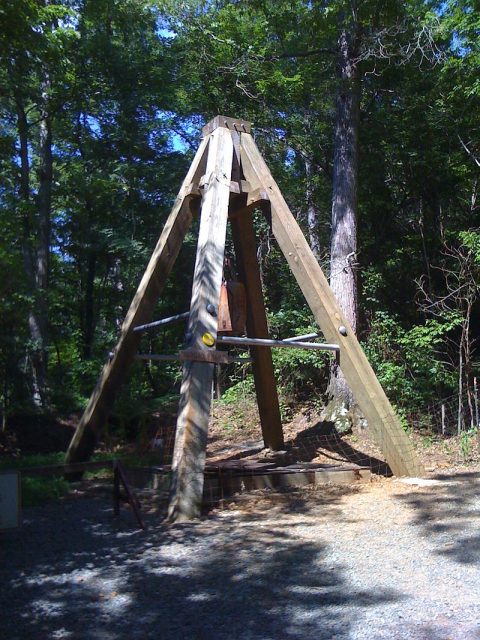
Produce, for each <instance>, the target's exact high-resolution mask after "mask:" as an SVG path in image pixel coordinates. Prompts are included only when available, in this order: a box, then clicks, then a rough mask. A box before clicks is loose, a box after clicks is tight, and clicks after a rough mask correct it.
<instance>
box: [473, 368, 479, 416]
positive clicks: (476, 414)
mask: <svg viewBox="0 0 480 640" xmlns="http://www.w3.org/2000/svg"><path fill="white" fill-rule="evenodd" d="M473 394H474V397H475V426H476V427H477V428H478V427H480V422H479V418H478V387H477V378H476V377H475V378H473Z"/></svg>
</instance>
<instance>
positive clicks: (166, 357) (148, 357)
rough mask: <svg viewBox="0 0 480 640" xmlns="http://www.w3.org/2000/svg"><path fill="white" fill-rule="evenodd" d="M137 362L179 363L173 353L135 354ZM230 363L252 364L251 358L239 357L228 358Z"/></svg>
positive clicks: (178, 357) (178, 358)
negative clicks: (163, 361) (173, 361)
mask: <svg viewBox="0 0 480 640" xmlns="http://www.w3.org/2000/svg"><path fill="white" fill-rule="evenodd" d="M135 358H136V359H137V360H178V361H180V356H179V355H178V354H175V353H172V354H170V353H168V354H163V353H137V355H136V356H135ZM230 362H245V363H249V362H253V359H252V358H240V357H236V356H235V357H233V356H232V357H230Z"/></svg>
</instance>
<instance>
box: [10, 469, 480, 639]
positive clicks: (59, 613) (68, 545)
mask: <svg viewBox="0 0 480 640" xmlns="http://www.w3.org/2000/svg"><path fill="white" fill-rule="evenodd" d="M479 489H480V474H479V473H462V474H456V475H452V476H444V477H443V478H441V479H439V481H438V482H437V483H435V484H433V485H431V486H415V485H408V484H405V483H402V482H400V481H398V480H384V481H381V482H374V483H371V484H369V485H362V486H357V487H343V488H341V487H323V488H318V489H315V490H310V491H308V490H304V491H299V492H295V493H288V494H282V495H276V496H273V495H272V496H264V495H257V496H255V497H253V498H252V499H249V500H242V501H240V502H239V503H237V504H233V505H231V506H230V508H229V509H227V510H224V511H219V512H216V513H214V514H213V515H212V516H210V517H209V518H207V519H205V520H202V521H200V522H197V523H194V524H183V525H175V526H167V525H164V524H161V523H159V521H158V517H157V516H155V515H154V514H153V513H152V514H148V515H147V522H148V529H147V530H146V531H139V530H137V529H136V528H135V524H134V521H133V517H132V515H131V513H130V512H129V511H127V510H126V509H123V510H122V514H121V516H120V517H119V518H117V519H114V518H113V517H112V510H111V503H110V500H109V494H108V493H105V491H103V492H102V491H99V490H96V491H88V492H87V493H86V494H83V495H82V494H78V495H77V496H76V497H71V498H68V499H65V500H63V501H62V502H60V503H56V504H51V505H48V506H46V507H43V508H34V509H27V510H25V512H24V524H23V526H22V528H21V529H20V530H19V531H16V532H8V533H4V534H0V545H1V546H0V554H1V555H0V563H1V564H0V580H1V582H0V584H1V587H0V622H1V624H0V637H1V638H5V639H7V638H8V639H9V640H26V639H28V638H35V639H37V638H38V639H41V640H44V639H50V638H55V639H70V640H73V639H75V640H80V639H82V640H83V639H86V640H90V639H92V640H97V639H98V640H127V639H128V640H130V639H141V640H145V639H149V638H152V639H153V638H155V639H156V640H158V639H164V638H165V639H170V638H172V639H175V640H182V639H189V640H190V639H193V640H195V639H203V638H205V639H207V638H208V639H209V640H215V639H219V640H223V639H227V638H228V639H229V640H230V639H239V640H279V639H286V640H291V639H296V640H297V639H298V640H300V639H302V640H303V639H305V640H306V639H309V640H310V639H315V640H321V639H328V640H330V639H333V638H337V639H341V640H346V639H347V638H348V639H355V640H360V639H362V640H363V639H367V638H368V639H369V640H371V639H372V638H373V639H377V638H389V639H396V638H399V639H400V638H401V639H409V638H412V639H415V640H418V639H422V640H427V639H428V640H447V639H449V640H459V639H469V640H471V639H474V638H478V639H480V612H479V608H480V580H479V571H478V564H479V552H480V529H479V524H480V522H479V514H480V511H479V509H480V493H479Z"/></svg>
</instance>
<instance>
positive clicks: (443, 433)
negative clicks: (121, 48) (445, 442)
mask: <svg viewBox="0 0 480 640" xmlns="http://www.w3.org/2000/svg"><path fill="white" fill-rule="evenodd" d="M444 435H445V405H444V404H443V402H442V436H444Z"/></svg>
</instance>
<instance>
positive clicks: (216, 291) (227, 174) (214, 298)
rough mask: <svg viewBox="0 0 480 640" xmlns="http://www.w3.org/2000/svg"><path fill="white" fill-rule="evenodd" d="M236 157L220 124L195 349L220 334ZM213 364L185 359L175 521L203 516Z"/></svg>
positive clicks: (211, 169)
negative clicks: (229, 206) (229, 210)
mask: <svg viewBox="0 0 480 640" xmlns="http://www.w3.org/2000/svg"><path fill="white" fill-rule="evenodd" d="M232 160H233V141H232V135H231V133H230V131H228V129H226V128H224V127H218V128H217V129H215V130H214V131H213V132H212V133H211V134H210V145H209V152H208V160H207V168H206V175H208V176H209V178H208V181H207V182H206V183H205V184H204V199H203V203H202V209H201V215H200V229H199V235H198V244H197V257H196V263H195V272H194V277H193V287H192V299H191V306H190V319H189V325H188V332H189V334H190V335H191V342H190V343H189V344H188V348H189V349H194V350H196V351H202V350H208V349H209V347H208V346H206V345H205V344H204V342H203V340H202V336H204V335H205V334H206V333H209V334H210V335H211V336H212V337H213V338H214V339H215V338H216V336H217V313H216V312H215V313H213V314H212V313H209V311H207V307H209V306H210V305H212V307H213V308H214V309H215V310H217V309H218V305H219V299H220V287H221V284H222V275H223V260H224V251H225V237H226V228H227V219H228V204H229V198H230V180H231V172H232ZM213 367H214V365H213V364H211V363H208V362H186V363H185V365H184V368H183V379H182V386H181V390H180V403H179V410H178V418H177V429H176V434H175V448H174V452H173V461H172V481H171V488H170V502H169V510H168V517H169V519H170V520H171V521H175V522H176V521H182V520H190V519H192V518H196V517H199V516H200V511H201V505H202V495H203V482H204V467H205V454H206V447H207V430H208V421H209V418H210V406H211V400H212V380H213Z"/></svg>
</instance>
